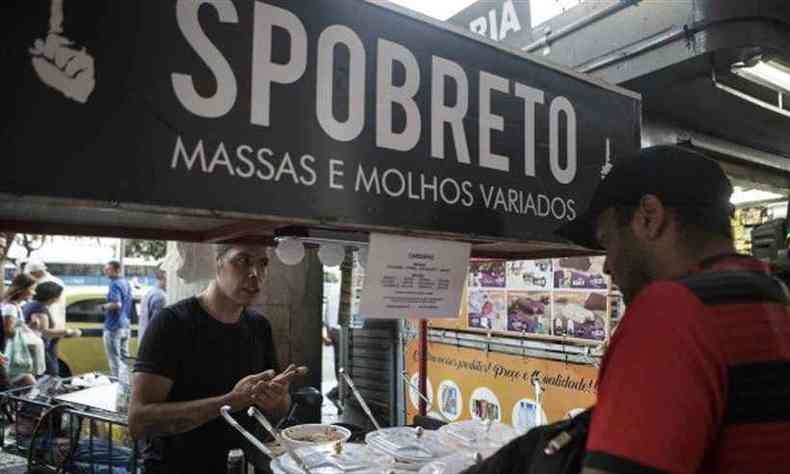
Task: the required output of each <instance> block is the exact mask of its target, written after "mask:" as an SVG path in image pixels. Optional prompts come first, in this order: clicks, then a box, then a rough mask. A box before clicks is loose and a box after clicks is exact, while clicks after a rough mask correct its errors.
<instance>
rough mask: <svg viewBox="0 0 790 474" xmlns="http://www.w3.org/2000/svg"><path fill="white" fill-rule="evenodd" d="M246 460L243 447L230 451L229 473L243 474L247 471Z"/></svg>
mask: <svg viewBox="0 0 790 474" xmlns="http://www.w3.org/2000/svg"><path fill="white" fill-rule="evenodd" d="M244 461H245V459H244V451H242V450H241V449H231V450H230V451H228V474H243V473H244V472H245V470H244Z"/></svg>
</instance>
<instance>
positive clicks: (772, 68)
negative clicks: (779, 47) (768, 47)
mask: <svg viewBox="0 0 790 474" xmlns="http://www.w3.org/2000/svg"><path fill="white" fill-rule="evenodd" d="M732 72H733V73H735V74H737V75H739V76H741V77H743V78H744V79H748V80H750V81H752V82H755V83H757V84H761V85H763V86H766V87H769V88H771V89H774V90H776V91H781V92H790V67H787V66H786V65H784V64H782V63H780V62H778V61H776V60H771V59H769V60H765V59H762V58H756V59H755V60H752V61H749V62H745V63H736V64H734V65H733V66H732Z"/></svg>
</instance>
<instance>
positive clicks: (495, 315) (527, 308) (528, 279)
mask: <svg viewBox="0 0 790 474" xmlns="http://www.w3.org/2000/svg"><path fill="white" fill-rule="evenodd" d="M604 260H605V258H604V257H602V256H577V257H567V258H559V259H539V260H512V261H505V260H487V259H475V260H472V261H471V262H470V264H469V274H468V276H467V287H466V292H465V296H464V298H463V300H464V301H465V303H466V305H465V306H464V307H462V312H461V315H460V317H459V318H458V319H457V321H451V320H445V319H440V320H434V321H431V323H430V325H431V327H433V328H437V329H479V330H481V331H485V332H491V333H506V334H509V335H514V334H518V335H521V336H540V337H541V338H549V339H557V340H567V339H568V338H574V339H577V340H579V341H576V342H584V341H582V340H585V341H603V340H605V339H606V338H607V337H608V336H609V335H611V332H612V325H611V323H610V316H611V315H612V314H615V315H617V314H619V312H620V310H619V309H617V308H612V307H611V306H612V304H615V305H617V304H618V301H619V300H618V299H617V297H616V294H617V293H616V292H613V291H612V290H613V289H612V288H610V285H611V281H610V278H609V276H608V275H606V274H605V273H604V270H603V265H604Z"/></svg>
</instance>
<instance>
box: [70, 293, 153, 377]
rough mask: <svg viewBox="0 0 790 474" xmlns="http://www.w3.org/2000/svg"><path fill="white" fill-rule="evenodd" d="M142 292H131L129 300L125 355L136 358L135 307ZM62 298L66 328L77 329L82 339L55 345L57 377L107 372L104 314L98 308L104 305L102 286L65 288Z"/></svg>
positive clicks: (104, 297) (104, 296)
mask: <svg viewBox="0 0 790 474" xmlns="http://www.w3.org/2000/svg"><path fill="white" fill-rule="evenodd" d="M145 290H147V289H146V288H143V289H141V290H139V291H134V292H133V294H132V296H133V298H134V301H135V304H134V305H133V306H132V318H131V319H132V333H131V339H130V341H129V342H130V343H129V354H130V355H131V356H134V355H135V354H137V306H138V305H139V304H140V300H141V299H142V295H144V294H145ZM64 294H65V298H66V326H67V327H69V328H79V329H80V330H81V331H82V337H80V338H75V339H65V338H64V339H61V340H60V344H59V345H58V349H59V359H60V360H59V362H60V369H61V376H68V375H71V374H73V375H78V374H84V373H87V372H95V371H99V372H104V373H107V372H109V366H108V364H107V357H106V355H105V353H104V343H103V342H102V329H103V327H104V311H103V310H102V309H101V305H103V304H105V303H106V302H107V287H106V286H68V287H66V289H65V291H64Z"/></svg>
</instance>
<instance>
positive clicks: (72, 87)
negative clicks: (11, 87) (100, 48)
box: [29, 0, 96, 104]
mask: <svg viewBox="0 0 790 474" xmlns="http://www.w3.org/2000/svg"><path fill="white" fill-rule="evenodd" d="M64 1H65V0H51V2H52V3H51V4H50V12H49V31H48V32H47V35H46V37H45V38H43V39H42V38H37V39H36V40H35V41H34V42H33V46H32V47H31V48H30V50H29V51H30V55H31V57H32V59H31V61H32V63H33V69H35V71H36V74H37V75H38V77H39V79H41V81H42V82H43V83H44V84H46V85H48V86H49V87H51V88H53V89H55V90H57V91H58V92H60V93H62V94H63V95H64V96H66V97H68V98H69V99H72V100H74V101H77V102H79V103H83V104H84V103H85V102H87V101H88V98H89V97H90V95H91V93H92V92H93V89H94V87H95V86H96V79H95V74H94V62H93V56H91V55H90V54H89V52H88V51H87V49H86V48H85V47H84V46H80V45H78V44H76V43H75V42H74V41H72V40H70V39H69V38H68V36H67V35H66V33H65V32H64V31H63V2H64ZM72 1H74V0H72Z"/></svg>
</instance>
